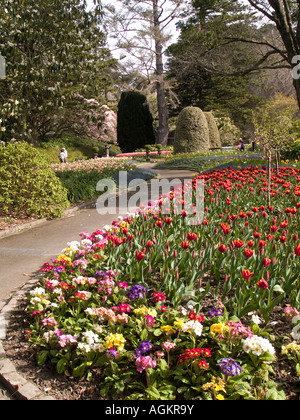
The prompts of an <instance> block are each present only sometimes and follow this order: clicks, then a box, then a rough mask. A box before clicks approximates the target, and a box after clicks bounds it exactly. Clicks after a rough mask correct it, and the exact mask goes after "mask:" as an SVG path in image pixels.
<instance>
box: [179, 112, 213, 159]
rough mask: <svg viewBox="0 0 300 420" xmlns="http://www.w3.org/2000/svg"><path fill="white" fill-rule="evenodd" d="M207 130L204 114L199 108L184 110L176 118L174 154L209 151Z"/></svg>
mask: <svg viewBox="0 0 300 420" xmlns="http://www.w3.org/2000/svg"><path fill="white" fill-rule="evenodd" d="M209 147H210V143H209V129H208V123H207V120H206V117H205V115H204V112H203V111H202V110H201V109H200V108H196V107H187V108H184V109H183V110H182V111H181V113H180V114H179V116H178V120H177V125H176V131H175V140H174V153H175V154H178V153H196V152H207V151H208V150H209Z"/></svg>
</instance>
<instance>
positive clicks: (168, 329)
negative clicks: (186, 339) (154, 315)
mask: <svg viewBox="0 0 300 420" xmlns="http://www.w3.org/2000/svg"><path fill="white" fill-rule="evenodd" d="M160 329H161V330H162V331H163V332H164V333H166V334H167V335H172V334H174V333H175V332H176V331H175V330H174V328H173V327H172V326H171V325H163V326H162V327H160Z"/></svg>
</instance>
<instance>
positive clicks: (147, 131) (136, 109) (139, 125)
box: [117, 92, 155, 152]
mask: <svg viewBox="0 0 300 420" xmlns="http://www.w3.org/2000/svg"><path fill="white" fill-rule="evenodd" d="M117 138H118V144H119V146H120V148H121V149H122V151H123V152H134V151H135V150H136V149H139V148H143V147H144V146H145V145H146V144H154V143H155V135H154V130H153V117H152V115H151V113H150V110H149V106H148V103H147V98H146V96H144V95H142V94H141V93H139V92H123V93H122V95H121V99H120V101H119V104H118V119H117Z"/></svg>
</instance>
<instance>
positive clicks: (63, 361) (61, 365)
mask: <svg viewBox="0 0 300 420" xmlns="http://www.w3.org/2000/svg"><path fill="white" fill-rule="evenodd" d="M67 363H68V360H67V359H65V358H63V359H60V361H59V362H58V363H57V365H56V370H57V373H59V374H61V373H63V371H64V370H65V367H66V364H67Z"/></svg>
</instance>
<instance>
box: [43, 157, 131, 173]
mask: <svg viewBox="0 0 300 420" xmlns="http://www.w3.org/2000/svg"><path fill="white" fill-rule="evenodd" d="M51 167H52V169H53V170H54V171H55V172H69V171H74V172H80V171H84V172H92V171H97V172H99V173H102V172H103V171H105V170H107V169H109V170H110V171H114V172H116V171H122V170H124V171H126V170H130V169H133V168H134V167H135V165H133V164H131V163H130V162H129V159H127V158H125V157H124V159H119V158H109V159H107V158H96V159H88V160H78V161H74V162H70V163H53V164H52V165H51Z"/></svg>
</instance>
